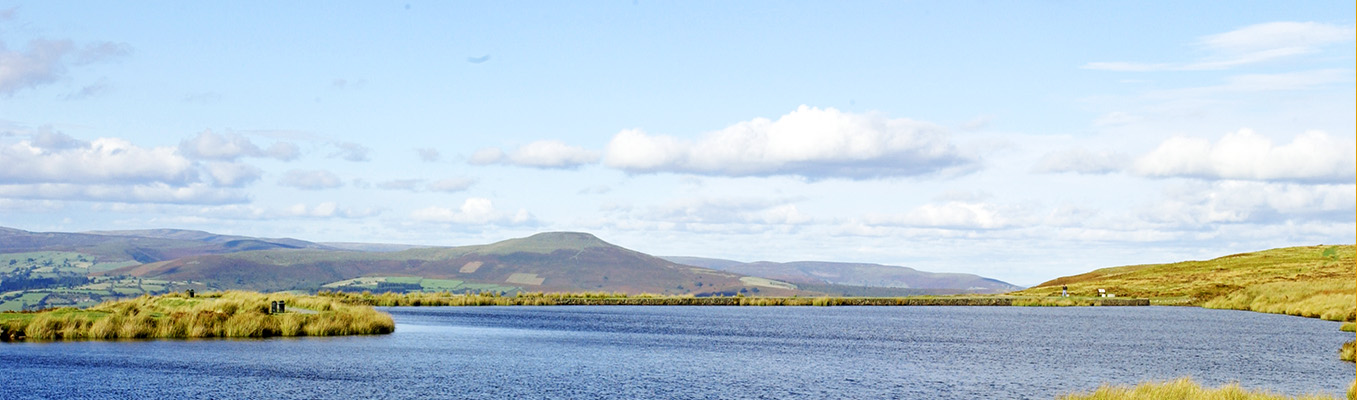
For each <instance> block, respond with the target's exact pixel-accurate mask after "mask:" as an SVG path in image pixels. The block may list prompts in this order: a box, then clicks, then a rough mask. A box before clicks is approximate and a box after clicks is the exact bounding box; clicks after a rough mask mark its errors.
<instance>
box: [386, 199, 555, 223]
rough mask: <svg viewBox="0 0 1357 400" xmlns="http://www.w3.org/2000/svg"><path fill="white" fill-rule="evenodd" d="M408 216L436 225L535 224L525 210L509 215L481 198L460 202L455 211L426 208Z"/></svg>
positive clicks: (441, 208)
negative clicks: (460, 204)
mask: <svg viewBox="0 0 1357 400" xmlns="http://www.w3.org/2000/svg"><path fill="white" fill-rule="evenodd" d="M410 216H411V217H412V218H414V219H416V220H419V221H423V222H436V223H455V224H462V225H491V224H512V225H517V224H529V223H533V222H535V218H534V217H533V216H532V214H531V213H529V212H528V211H527V210H524V209H519V210H518V212H516V213H513V214H509V213H504V212H500V211H499V210H496V209H495V205H494V203H493V202H491V201H490V199H487V198H483V197H471V198H467V199H466V201H463V202H462V206H461V207H459V208H457V209H456V210H454V209H451V208H444V207H437V206H434V207H426V208H421V209H418V210H415V211H414V212H412V213H411V214H410Z"/></svg>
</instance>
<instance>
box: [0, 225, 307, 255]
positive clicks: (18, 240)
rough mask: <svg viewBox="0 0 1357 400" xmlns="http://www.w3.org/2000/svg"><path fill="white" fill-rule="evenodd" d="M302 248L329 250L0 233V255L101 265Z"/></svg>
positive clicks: (161, 235)
mask: <svg viewBox="0 0 1357 400" xmlns="http://www.w3.org/2000/svg"><path fill="white" fill-rule="evenodd" d="M303 248H307V249H329V247H327V246H323V245H320V244H316V243H311V242H307V241H303V240H297V239H267V238H252V237H246V236H228V235H217V234H212V233H208V232H200V231H189V230H178V229H155V230H137V231H96V232H85V233H63V232H29V231H24V230H19V229H12V228H2V229H0V253H21V252H33V251H69V252H75V253H80V254H85V255H88V256H90V257H91V258H94V259H97V260H98V262H101V263H118V262H137V263H149V262H156V261H165V260H172V259H176V258H180V257H187V256H193V255H202V254H223V253H234V252H241V251H255V250H269V249H303Z"/></svg>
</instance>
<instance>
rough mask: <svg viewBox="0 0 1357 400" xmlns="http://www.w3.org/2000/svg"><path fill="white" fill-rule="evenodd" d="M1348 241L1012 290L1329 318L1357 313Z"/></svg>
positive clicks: (1105, 272)
mask: <svg viewBox="0 0 1357 400" xmlns="http://www.w3.org/2000/svg"><path fill="white" fill-rule="evenodd" d="M1354 265H1355V264H1354V251H1353V246H1352V245H1343V246H1307V247H1288V248H1281V249H1273V250H1265V251H1258V252H1252V253H1243V254H1235V255H1231V256H1225V257H1220V258H1217V259H1214V260H1207V261H1186V262H1179V263H1172V264H1154V265H1133V266H1126V267H1115V268H1103V269H1099V270H1096V271H1093V272H1089V273H1085V274H1080V275H1074V276H1067V277H1062V278H1058V279H1055V280H1052V281H1048V282H1045V283H1042V284H1040V285H1037V286H1035V287H1032V288H1030V289H1027V290H1023V291H1019V292H1014V293H1012V294H1015V295H1028V296H1059V294H1060V288H1061V286H1062V285H1068V286H1069V290H1070V293H1071V294H1073V295H1089V294H1092V293H1096V292H1097V290H1098V289H1099V288H1102V289H1107V291H1108V292H1110V293H1115V294H1117V296H1134V297H1145V298H1150V299H1151V300H1152V301H1154V302H1155V303H1157V304H1178V305H1199V306H1203V307H1207V308H1224V309H1236V310H1248V311H1257V312H1265V313H1276V314H1288V315H1297V316H1303V317H1311V318H1323V319H1327V320H1333V321H1352V320H1354V317H1357V312H1355V310H1357V306H1354V302H1355V301H1357V298H1354V291H1355V290H1357V281H1354V279H1353V278H1354V274H1357V270H1355V269H1354Z"/></svg>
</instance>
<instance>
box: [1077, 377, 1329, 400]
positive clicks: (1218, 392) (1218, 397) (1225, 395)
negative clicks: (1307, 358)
mask: <svg viewBox="0 0 1357 400" xmlns="http://www.w3.org/2000/svg"><path fill="white" fill-rule="evenodd" d="M1057 398H1058V399H1060V400H1187V399H1192V400H1288V399H1294V400H1327V399H1334V400H1336V399H1337V397H1333V396H1328V395H1305V396H1300V397H1291V396H1284V395H1279V394H1276V393H1271V392H1266V391H1250V390H1244V389H1242V388H1240V387H1239V385H1237V384H1230V385H1225V386H1222V387H1219V388H1203V387H1201V385H1198V384H1197V383H1196V382H1193V381H1192V380H1191V379H1188V378H1181V379H1178V380H1175V381H1171V382H1146V383H1141V384H1139V385H1136V386H1134V387H1131V386H1112V385H1103V386H1102V387H1099V388H1098V390H1096V391H1094V392H1092V393H1079V394H1069V395H1064V396H1060V397H1057ZM1348 398H1349V399H1352V398H1353V389H1352V388H1349V389H1348Z"/></svg>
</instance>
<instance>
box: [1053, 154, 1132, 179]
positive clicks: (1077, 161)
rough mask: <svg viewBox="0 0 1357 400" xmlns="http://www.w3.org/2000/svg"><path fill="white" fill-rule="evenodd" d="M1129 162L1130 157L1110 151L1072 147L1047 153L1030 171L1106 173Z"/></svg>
mask: <svg viewBox="0 0 1357 400" xmlns="http://www.w3.org/2000/svg"><path fill="white" fill-rule="evenodd" d="M1130 164H1131V158H1130V157H1128V156H1126V155H1125V154H1121V153H1117V152H1112V151H1089V150H1085V149H1072V150H1066V151H1057V152H1051V153H1047V154H1046V155H1044V156H1042V157H1041V160H1038V161H1037V165H1034V166H1033V167H1032V172H1038V173H1059V172H1076V173H1081V174H1107V173H1112V172H1117V171H1121V170H1123V169H1125V168H1126V167H1127V166H1128V165H1130Z"/></svg>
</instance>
